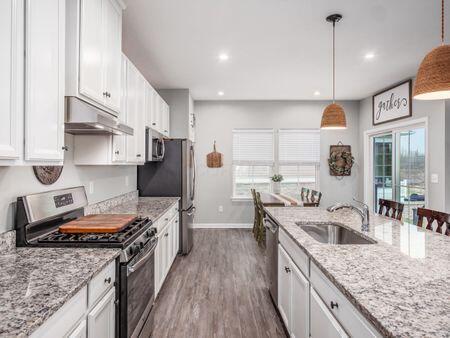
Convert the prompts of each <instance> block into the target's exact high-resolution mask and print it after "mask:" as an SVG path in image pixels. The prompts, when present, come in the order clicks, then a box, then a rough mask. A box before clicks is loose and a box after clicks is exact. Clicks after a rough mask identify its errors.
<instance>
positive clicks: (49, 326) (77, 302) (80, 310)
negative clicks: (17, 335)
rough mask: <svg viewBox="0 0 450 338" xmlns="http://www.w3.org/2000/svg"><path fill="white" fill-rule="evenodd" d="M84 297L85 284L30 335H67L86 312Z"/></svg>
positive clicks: (36, 336) (36, 337)
mask: <svg viewBox="0 0 450 338" xmlns="http://www.w3.org/2000/svg"><path fill="white" fill-rule="evenodd" d="M86 298H87V288H86V286H85V287H83V288H82V289H81V290H80V291H78V293H77V294H76V295H75V296H73V297H72V298H71V299H70V300H69V301H68V302H67V303H65V304H64V305H63V306H62V307H61V308H60V309H59V310H58V311H56V312H55V314H53V315H52V316H51V317H50V318H49V319H47V321H45V322H44V324H42V325H41V326H40V327H39V328H38V329H37V330H36V331H34V332H33V333H32V334H31V336H30V337H31V338H38V337H65V336H66V335H68V334H69V333H70V332H71V329H73V327H74V326H75V325H76V323H78V322H79V320H80V319H81V318H82V317H83V316H84V314H85V312H86V309H87V306H86Z"/></svg>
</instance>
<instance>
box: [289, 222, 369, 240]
mask: <svg viewBox="0 0 450 338" xmlns="http://www.w3.org/2000/svg"><path fill="white" fill-rule="evenodd" d="M296 224H297V225H298V226H300V228H301V229H302V230H304V231H305V232H306V233H307V234H308V235H310V236H311V237H312V238H314V239H315V240H316V241H318V242H321V243H326V244H374V243H376V241H374V240H372V239H369V238H366V237H363V236H361V235H359V234H358V233H357V232H356V231H353V230H350V229H347V228H346V227H344V226H342V225H340V224H338V223H314V222H313V223H311V222H308V223H304V222H297V223H296Z"/></svg>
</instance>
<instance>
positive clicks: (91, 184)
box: [89, 181, 94, 195]
mask: <svg viewBox="0 0 450 338" xmlns="http://www.w3.org/2000/svg"><path fill="white" fill-rule="evenodd" d="M93 193H94V182H92V181H90V182H89V195H92V194H93Z"/></svg>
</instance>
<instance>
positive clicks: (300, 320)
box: [290, 261, 309, 338]
mask: <svg viewBox="0 0 450 338" xmlns="http://www.w3.org/2000/svg"><path fill="white" fill-rule="evenodd" d="M290 322H291V328H290V331H291V337H295V338H306V337H309V281H308V280H307V279H306V277H305V276H304V275H303V273H302V272H301V271H300V270H299V269H298V268H297V266H296V265H295V264H294V262H292V261H291V318H290Z"/></svg>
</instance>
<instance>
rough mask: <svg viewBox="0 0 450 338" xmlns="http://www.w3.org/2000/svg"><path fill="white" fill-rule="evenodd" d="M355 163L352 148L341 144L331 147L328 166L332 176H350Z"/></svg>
mask: <svg viewBox="0 0 450 338" xmlns="http://www.w3.org/2000/svg"><path fill="white" fill-rule="evenodd" d="M354 161H355V159H354V157H353V155H352V147H351V146H349V145H343V144H342V143H341V142H339V143H338V144H336V145H331V146H330V158H329V159H328V165H329V167H330V175H331V176H350V175H351V173H352V167H353V163H354Z"/></svg>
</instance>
